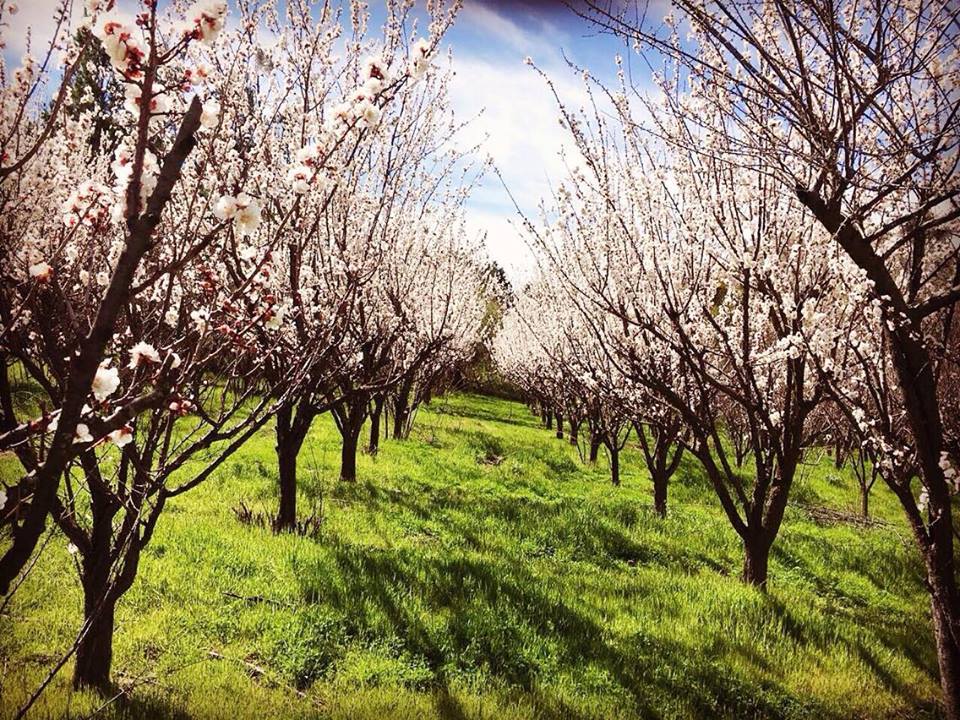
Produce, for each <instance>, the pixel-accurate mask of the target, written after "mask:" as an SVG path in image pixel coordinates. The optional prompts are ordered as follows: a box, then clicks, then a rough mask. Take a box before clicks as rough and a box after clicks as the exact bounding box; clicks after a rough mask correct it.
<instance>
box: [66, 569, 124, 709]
mask: <svg viewBox="0 0 960 720" xmlns="http://www.w3.org/2000/svg"><path fill="white" fill-rule="evenodd" d="M104 589H105V586H104V587H100V588H97V589H92V590H90V591H88V590H87V589H86V588H85V589H84V593H83V620H84V627H88V629H87V632H86V634H85V635H84V636H83V639H82V640H81V641H80V644H79V645H78V646H77V661H76V664H75V665H74V667H73V686H74V688H77V689H79V688H93V689H95V690H98V691H99V692H101V693H103V694H107V693H109V692H110V666H111V664H112V662H113V619H114V611H115V609H116V601H115V600H114V599H113V598H112V597H110V596H109V594H108V597H107V598H103V595H102V593H103V590H104ZM88 624H89V626H88Z"/></svg>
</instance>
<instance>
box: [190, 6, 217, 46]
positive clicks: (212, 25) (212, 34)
mask: <svg viewBox="0 0 960 720" xmlns="http://www.w3.org/2000/svg"><path fill="white" fill-rule="evenodd" d="M226 16H227V3H226V0H199V1H198V2H197V3H196V4H195V5H194V6H193V7H192V8H191V9H190V11H189V12H188V13H187V27H186V30H185V32H184V34H185V35H186V36H187V37H189V38H191V39H193V40H199V41H200V42H202V43H204V44H205V45H212V44H213V43H214V41H215V40H216V39H217V36H218V35H219V34H220V31H221V30H223V23H224V19H225V18H226Z"/></svg>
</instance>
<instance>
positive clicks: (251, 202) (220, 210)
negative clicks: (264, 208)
mask: <svg viewBox="0 0 960 720" xmlns="http://www.w3.org/2000/svg"><path fill="white" fill-rule="evenodd" d="M213 214H214V215H216V216H217V219H219V220H232V221H233V227H234V230H236V232H238V233H239V234H240V235H252V234H253V233H255V232H256V231H257V228H258V227H260V203H258V202H257V200H256V199H255V198H252V197H250V196H249V195H247V194H246V193H240V194H239V195H237V196H236V197H232V196H230V195H224V196H222V197H221V198H220V199H219V200H217V204H216V205H215V206H214V208H213Z"/></svg>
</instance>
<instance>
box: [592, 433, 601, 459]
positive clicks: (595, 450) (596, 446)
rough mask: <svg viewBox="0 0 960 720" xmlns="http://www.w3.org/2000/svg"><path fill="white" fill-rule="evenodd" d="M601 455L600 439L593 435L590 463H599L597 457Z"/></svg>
mask: <svg viewBox="0 0 960 720" xmlns="http://www.w3.org/2000/svg"><path fill="white" fill-rule="evenodd" d="M599 454H600V438H599V437H598V436H597V435H595V434H593V433H591V434H590V462H591V463H593V464H595V463H596V462H597V456H598V455H599Z"/></svg>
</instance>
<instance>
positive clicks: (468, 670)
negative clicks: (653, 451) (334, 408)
mask: <svg viewBox="0 0 960 720" xmlns="http://www.w3.org/2000/svg"><path fill="white" fill-rule="evenodd" d="M338 463H339V435H338V434H337V432H336V430H335V429H334V428H333V425H332V423H331V422H330V421H329V418H324V419H322V420H321V421H319V422H318V423H317V425H316V427H315V429H314V431H313V434H312V436H311V439H310V441H309V443H308V446H307V447H306V448H305V450H304V452H303V455H302V456H301V466H300V475H301V496H300V500H299V502H300V510H301V513H309V512H315V513H322V516H323V518H324V522H323V530H322V533H321V535H320V537H319V538H317V539H313V540H311V539H306V538H301V537H296V536H290V535H286V536H275V535H273V534H272V533H271V532H269V531H268V530H263V529H259V528H253V527H248V526H244V525H241V524H240V523H239V522H238V521H237V520H236V518H235V517H234V514H233V512H232V510H231V507H233V506H235V505H237V504H238V503H240V502H241V501H243V502H244V503H245V504H246V505H248V506H250V507H252V508H253V509H255V510H263V511H268V512H269V511H273V510H274V503H275V487H274V485H275V482H276V471H275V460H274V457H273V435H272V430H271V429H269V428H268V429H264V430H263V431H262V432H260V433H259V434H258V435H257V436H256V437H255V438H254V439H253V440H252V441H251V442H250V443H249V445H248V446H247V447H245V448H244V449H243V450H242V451H241V452H240V453H239V454H238V455H237V456H235V457H234V458H233V459H231V460H230V461H228V462H227V463H226V464H225V466H224V467H223V468H222V469H221V470H220V472H218V474H217V475H215V476H214V478H212V479H211V480H210V481H209V482H207V483H206V484H205V485H202V486H201V487H199V488H198V489H196V490H195V491H192V492H190V493H188V494H186V495H184V496H182V497H179V498H176V499H175V500H174V501H173V502H172V503H171V507H170V508H169V511H168V512H166V513H165V515H164V517H163V518H162V519H161V521H160V526H159V528H158V530H157V534H156V537H155V539H154V541H153V543H152V544H151V545H150V546H149V547H148V549H147V551H146V557H145V558H144V560H143V563H142V566H141V571H140V575H139V577H138V579H137V582H136V583H135V585H134V587H133V589H132V590H131V591H130V592H129V593H128V594H127V595H126V596H125V598H124V600H123V601H122V603H121V605H120V608H119V610H118V629H117V635H116V645H115V663H114V675H115V678H116V679H117V680H118V682H119V684H120V686H121V687H130V686H131V685H133V686H134V687H133V689H132V690H131V691H130V693H129V694H130V697H131V698H132V699H131V700H128V701H126V703H120V702H119V701H118V702H117V703H114V704H112V705H110V706H109V707H108V708H107V709H105V710H104V711H103V712H101V713H100V715H98V717H99V716H105V717H116V716H119V717H161V718H163V717H169V718H179V717H193V718H247V717H249V718H275V717H276V718H279V717H342V718H354V717H361V718H365V717H369V718H378V719H382V718H394V717H397V718H421V717H444V718H465V717H466V718H479V717H485V718H533V717H558V718H559V717H563V718H567V717H571V718H580V717H582V718H610V717H636V716H641V717H667V718H674V717H690V718H701V717H730V718H748V717H758V718H767V717H772V718H777V717H783V718H838V719H839V718H850V717H863V718H882V717H891V718H892V717H897V718H902V717H928V716H931V715H932V713H933V703H934V701H935V699H936V697H937V693H938V687H937V683H936V662H935V656H934V651H933V643H932V635H931V632H930V627H929V619H928V613H927V609H928V608H927V601H926V594H925V592H924V590H923V587H922V583H921V577H922V573H921V567H920V563H919V560H918V558H917V556H916V553H915V551H914V550H913V548H912V545H911V543H910V540H909V536H908V533H907V532H906V528H904V527H903V525H902V523H901V522H900V520H899V514H898V511H897V506H896V502H895V499H894V498H893V497H892V496H891V495H890V494H889V493H888V492H887V491H886V489H885V488H881V487H879V486H878V487H877V488H875V490H874V493H873V496H872V498H871V510H872V511H873V513H874V514H875V516H876V517H879V518H881V519H883V520H886V521H887V522H888V523H889V524H886V525H882V526H877V527H872V528H869V529H863V528H859V527H855V526H852V525H849V524H845V523H838V524H830V525H820V524H817V523H815V522H814V521H813V520H812V519H811V518H810V515H809V513H808V511H807V509H806V507H807V506H814V507H815V506H821V505H826V506H829V507H831V508H834V509H840V510H845V511H849V512H854V508H855V507H857V502H858V501H857V495H856V484H855V481H854V480H853V477H852V475H850V474H849V473H848V472H847V471H845V470H843V471H836V470H835V469H834V468H833V466H832V464H831V462H830V459H829V458H824V459H822V460H821V461H820V462H819V463H818V464H816V465H814V466H808V467H806V468H805V469H804V472H803V475H802V477H801V478H800V479H799V480H798V481H797V483H796V486H795V488H794V498H795V499H796V500H797V504H794V505H792V506H791V508H790V509H789V511H788V514H787V518H786V520H785V523H784V528H783V531H782V532H781V536H780V538H779V539H778V541H777V544H776V546H775V548H774V553H773V557H772V560H771V570H770V577H771V583H770V591H769V593H768V594H767V595H763V594H761V593H759V592H758V591H756V590H754V589H751V588H747V587H744V586H743V585H742V584H741V583H740V582H739V581H738V580H737V575H738V574H739V572H740V564H741V550H740V545H739V542H738V541H737V538H736V536H735V534H734V533H733V531H732V529H731V528H730V526H729V524H728V523H727V521H726V519H725V518H724V517H723V515H722V513H721V511H720V509H719V506H718V503H717V501H716V498H715V496H714V495H713V494H712V492H711V490H710V488H709V487H708V486H707V485H706V483H705V481H704V479H703V478H702V475H701V473H700V472H699V471H698V468H697V467H696V464H695V463H694V462H692V461H689V460H687V461H684V464H683V466H682V468H681V470H680V475H679V477H678V478H677V479H676V481H675V482H674V483H673V484H672V486H671V488H670V500H669V503H670V515H669V517H668V518H667V519H666V520H665V521H661V520H658V519H657V518H656V517H655V516H654V514H653V513H652V511H651V509H650V506H651V497H650V483H649V480H648V478H647V476H646V473H645V472H644V470H643V469H642V463H641V460H640V456H639V453H638V452H636V451H635V450H634V449H632V448H630V449H628V450H627V451H626V453H625V455H624V457H623V459H622V468H623V470H622V473H623V474H622V480H623V485H622V487H620V488H614V487H612V486H611V484H610V482H609V479H608V477H607V471H606V467H605V463H604V462H602V461H601V463H600V464H599V465H598V467H596V468H591V467H588V466H585V465H583V464H582V463H581V462H580V460H579V458H578V456H577V452H576V450H575V449H574V448H572V447H571V446H570V445H569V444H568V443H566V442H564V441H560V440H557V439H555V438H554V437H553V434H552V433H551V432H548V431H546V430H544V429H542V428H539V427H538V425H537V422H536V419H535V418H533V417H532V416H531V415H530V414H529V413H528V412H527V410H526V408H524V407H523V406H522V405H519V404H516V403H508V402H505V401H500V400H493V399H489V398H482V397H475V396H462V395H460V396H452V397H448V398H440V399H438V400H435V401H434V403H433V405H432V406H431V407H430V408H427V409H425V410H424V411H422V412H421V414H420V416H419V417H418V420H417V425H416V426H415V428H414V432H413V436H412V437H411V439H410V440H408V441H403V442H394V441H385V442H384V443H383V445H382V447H381V451H380V454H379V455H378V456H377V457H375V458H374V457H370V456H366V455H364V456H362V457H361V458H360V459H359V461H358V474H359V476H360V478H361V480H360V481H359V482H358V483H356V484H345V483H340V482H338V481H337V480H336V477H337V470H338ZM0 467H4V468H7V470H6V472H11V473H12V472H13V469H12V466H11V465H10V463H7V464H6V465H2V466H0ZM6 479H7V480H8V481H9V480H10V479H11V478H6ZM65 545H66V541H65V540H64V539H63V538H62V537H60V536H55V537H54V539H53V540H52V541H51V544H50V546H49V547H48V549H47V550H46V551H45V552H44V557H43V558H42V560H41V562H40V563H39V565H38V570H37V571H36V572H35V573H34V574H33V575H32V576H31V577H30V578H29V580H28V581H27V583H26V584H25V585H24V587H23V588H22V589H21V590H20V592H19V593H18V594H17V596H16V597H15V599H14V600H13V602H12V603H11V607H10V608H9V614H8V615H5V616H3V617H0V662H2V668H3V675H4V677H3V691H2V692H3V694H2V696H0V707H2V708H3V709H4V711H6V712H5V713H2V714H3V715H4V716H8V715H10V714H12V711H13V710H14V709H15V707H16V706H17V705H18V704H19V703H20V702H21V701H22V700H23V699H24V697H25V696H26V693H27V692H28V691H29V689H30V688H32V687H33V686H34V685H35V684H36V683H37V682H38V681H39V679H40V678H41V677H42V676H43V674H44V673H45V672H46V670H47V668H48V667H49V665H50V664H51V662H52V661H53V660H54V659H55V658H56V657H57V656H58V654H59V653H61V652H62V651H63V650H64V649H65V648H66V647H68V646H69V644H70V642H71V640H72V637H73V633H74V632H75V630H76V628H77V627H78V626H79V623H80V607H81V604H80V592H79V587H78V581H77V578H76V573H75V571H74V569H73V567H72V560H71V558H70V556H69V555H68V553H67V552H66V549H65ZM236 596H240V597H241V598H248V599H237V597H236ZM211 653H214V654H215V655H212V654H211ZM69 677H70V668H69V666H68V667H67V668H65V670H64V671H63V673H62V674H61V676H60V677H59V678H58V679H57V680H56V681H55V683H54V684H53V686H52V687H51V688H50V690H49V691H48V692H47V693H46V694H45V695H44V697H43V698H42V700H41V701H40V703H39V705H38V711H37V712H36V713H35V716H36V717H61V716H64V715H68V716H70V717H84V716H86V715H88V714H89V713H90V712H91V711H92V710H93V709H94V708H96V707H97V706H98V705H99V704H101V703H102V700H99V699H97V698H94V697H93V696H91V695H88V694H76V693H70V692H69V691H68V687H69Z"/></svg>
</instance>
